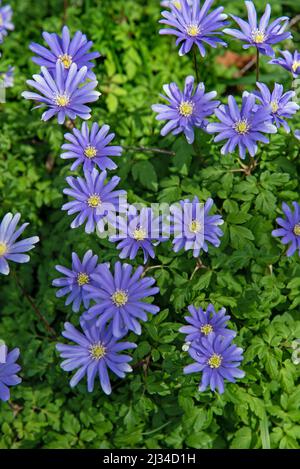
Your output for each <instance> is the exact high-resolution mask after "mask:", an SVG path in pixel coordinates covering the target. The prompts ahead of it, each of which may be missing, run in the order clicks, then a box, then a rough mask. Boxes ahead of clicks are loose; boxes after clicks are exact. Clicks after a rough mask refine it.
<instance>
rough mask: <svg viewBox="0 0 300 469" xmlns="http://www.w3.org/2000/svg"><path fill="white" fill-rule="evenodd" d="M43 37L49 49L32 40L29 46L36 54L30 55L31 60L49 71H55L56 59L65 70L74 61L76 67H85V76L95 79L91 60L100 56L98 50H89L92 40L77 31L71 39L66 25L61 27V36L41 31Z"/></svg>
mask: <svg viewBox="0 0 300 469" xmlns="http://www.w3.org/2000/svg"><path fill="white" fill-rule="evenodd" d="M43 38H44V40H45V41H46V43H47V45H48V46H49V47H50V50H49V49H47V48H46V47H43V46H41V45H40V44H36V43H35V42H32V43H31V44H30V46H29V48H30V49H31V50H32V52H34V53H35V54H37V55H38V57H32V60H33V62H35V63H36V64H38V65H40V66H43V67H46V68H47V69H48V70H49V71H50V72H51V73H55V67H56V63H57V61H59V62H60V63H61V64H62V65H63V67H64V69H65V70H69V68H70V67H71V65H72V64H73V63H75V64H76V65H77V68H78V69H80V68H82V67H87V78H89V79H90V80H95V79H96V76H95V74H94V73H93V72H92V71H91V69H92V68H93V67H94V66H95V64H94V63H92V62H91V60H93V59H96V58H98V57H100V54H99V52H89V50H90V48H91V47H92V45H93V43H92V41H88V40H87V38H86V35H85V34H82V32H81V31H77V32H76V34H75V35H74V37H73V39H71V38H70V31H69V28H68V27H67V26H64V27H63V29H62V34H61V37H60V36H59V35H58V34H55V33H52V34H49V33H47V32H43Z"/></svg>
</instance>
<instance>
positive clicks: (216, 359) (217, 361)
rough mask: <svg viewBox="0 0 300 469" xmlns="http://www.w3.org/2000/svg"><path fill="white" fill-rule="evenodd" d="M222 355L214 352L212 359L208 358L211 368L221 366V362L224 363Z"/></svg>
mask: <svg viewBox="0 0 300 469" xmlns="http://www.w3.org/2000/svg"><path fill="white" fill-rule="evenodd" d="M222 360H223V358H222V356H221V355H218V354H217V353H214V354H213V355H212V356H211V357H210V359H209V360H208V362H207V364H208V365H209V366H210V367H211V368H220V366H221V363H222Z"/></svg>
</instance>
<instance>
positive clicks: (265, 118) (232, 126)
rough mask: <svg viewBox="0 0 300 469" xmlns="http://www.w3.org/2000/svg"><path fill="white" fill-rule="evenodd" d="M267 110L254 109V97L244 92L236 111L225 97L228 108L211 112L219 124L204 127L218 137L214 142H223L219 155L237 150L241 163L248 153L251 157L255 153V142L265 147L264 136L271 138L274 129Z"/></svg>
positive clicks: (233, 105)
mask: <svg viewBox="0 0 300 469" xmlns="http://www.w3.org/2000/svg"><path fill="white" fill-rule="evenodd" d="M271 112H272V109H271V106H266V107H265V108H263V107H261V108H260V109H258V107H257V106H255V95H254V94H249V93H246V92H244V94H243V100H242V106H241V109H239V107H238V105H237V103H236V101H235V99H234V97H233V96H228V106H227V105H225V106H224V105H221V106H220V107H219V108H218V109H216V110H215V114H216V116H217V118H218V119H219V120H220V121H221V122H214V123H210V124H208V126H207V128H206V131H207V132H208V133H211V134H213V133H218V135H217V136H216V137H215V139H214V141H215V142H220V141H222V140H227V141H226V143H225V145H224V146H223V147H222V149H221V153H222V155H226V154H227V153H233V152H234V151H235V149H236V147H238V149H239V154H240V157H241V158H242V159H244V158H245V157H246V152H247V151H248V152H249V153H250V155H251V156H254V155H255V154H256V152H257V150H258V146H257V142H263V143H269V139H268V138H267V137H266V136H265V135H264V134H265V133H266V134H275V133H276V132H277V128H276V126H275V125H273V124H272V115H271Z"/></svg>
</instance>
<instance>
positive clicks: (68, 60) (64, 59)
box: [58, 54, 72, 68]
mask: <svg viewBox="0 0 300 469" xmlns="http://www.w3.org/2000/svg"><path fill="white" fill-rule="evenodd" d="M58 58H59V60H60V61H61V63H62V64H63V66H64V67H65V68H70V67H71V65H72V56H71V55H68V54H63V55H59V56H58Z"/></svg>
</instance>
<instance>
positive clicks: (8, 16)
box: [0, 0, 14, 43]
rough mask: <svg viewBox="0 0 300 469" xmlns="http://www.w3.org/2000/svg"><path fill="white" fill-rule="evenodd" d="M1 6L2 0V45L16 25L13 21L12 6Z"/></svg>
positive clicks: (0, 32)
mask: <svg viewBox="0 0 300 469" xmlns="http://www.w3.org/2000/svg"><path fill="white" fill-rule="evenodd" d="M1 5H2V0H0V43H1V42H3V40H4V37H5V36H7V32H8V31H12V30H13V29H14V25H13V24H12V21H11V20H12V15H13V11H12V9H11V7H10V5H4V6H1Z"/></svg>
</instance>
